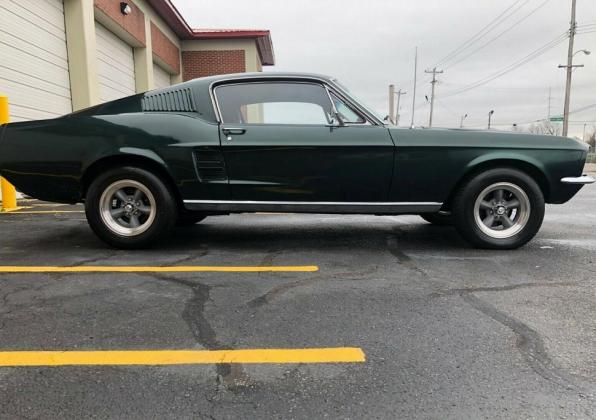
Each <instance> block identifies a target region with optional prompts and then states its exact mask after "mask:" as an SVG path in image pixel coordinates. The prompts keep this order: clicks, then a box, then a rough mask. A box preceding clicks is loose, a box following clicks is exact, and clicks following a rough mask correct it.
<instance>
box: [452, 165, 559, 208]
mask: <svg viewBox="0 0 596 420" xmlns="http://www.w3.org/2000/svg"><path fill="white" fill-rule="evenodd" d="M496 168H511V169H517V170H518V171H521V172H523V173H525V174H527V175H528V176H530V177H531V178H532V179H533V180H534V181H535V182H536V183H537V184H538V186H539V187H540V190H541V191H542V195H543V196H544V199H545V201H546V202H548V199H549V196H550V186H549V182H548V178H547V177H546V175H545V173H544V172H543V171H542V170H541V169H540V168H539V167H538V166H536V165H534V164H532V163H530V162H527V161H524V160H519V159H491V160H486V161H483V162H479V163H478V164H476V165H473V166H471V167H470V168H468V170H467V171H466V172H465V173H464V174H463V175H462V176H461V177H460V179H459V180H458V181H457V183H456V184H455V186H454V188H453V189H452V191H451V193H450V194H449V197H448V199H447V200H446V201H445V205H444V207H446V208H450V206H451V202H452V200H453V197H454V196H455V194H456V193H457V191H459V190H460V189H461V188H462V187H463V186H464V185H466V184H467V183H468V182H469V181H470V180H471V179H473V178H474V177H476V176H477V175H478V174H480V173H482V172H485V171H488V170H490V169H496Z"/></svg>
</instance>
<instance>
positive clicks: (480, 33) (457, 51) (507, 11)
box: [433, 0, 528, 67]
mask: <svg viewBox="0 0 596 420" xmlns="http://www.w3.org/2000/svg"><path fill="white" fill-rule="evenodd" d="M521 1H522V0H517V1H515V2H514V3H513V4H511V5H510V6H509V7H507V8H506V9H505V10H504V11H503V12H501V14H499V15H498V16H497V17H496V18H494V19H493V20H492V21H490V22H489V23H488V24H487V25H485V26H484V27H483V28H482V29H480V31H478V32H476V33H475V34H474V35H472V36H471V37H470V38H469V39H468V40H467V41H465V42H464V43H463V44H462V45H460V46H459V47H457V48H455V49H454V50H453V51H451V52H450V53H449V54H447V55H446V56H445V57H443V58H442V59H440V60H439V61H438V62H437V63H436V64H435V65H433V67H435V66H438V65H440V64H444V63H446V62H448V61H449V60H451V59H452V58H453V57H455V56H457V55H458V54H460V53H461V52H462V51H465V50H466V49H467V48H469V47H471V46H472V45H474V44H475V43H476V42H478V41H479V40H481V39H482V38H484V37H485V36H486V35H488V34H489V33H490V31H492V30H493V29H494V28H496V27H498V26H499V25H500V24H501V23H502V22H503V21H504V20H506V19H507V18H509V17H510V16H512V15H513V14H514V13H516V12H517V11H518V10H519V9H520V8H522V7H523V6H525V5H526V4H527V3H528V0H525V1H524V2H523V3H522V4H521V5H520V3H521ZM518 5H519V6H518ZM516 6H517V8H515V7H516ZM514 8H515V9H514ZM511 9H514V10H511Z"/></svg>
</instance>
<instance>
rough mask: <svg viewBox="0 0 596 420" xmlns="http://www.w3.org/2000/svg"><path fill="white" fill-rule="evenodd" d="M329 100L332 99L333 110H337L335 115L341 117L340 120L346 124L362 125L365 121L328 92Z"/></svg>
mask: <svg viewBox="0 0 596 420" xmlns="http://www.w3.org/2000/svg"><path fill="white" fill-rule="evenodd" d="M330 94H331V99H333V104H334V105H335V109H337V113H338V114H339V116H340V117H341V119H342V120H343V121H344V122H345V123H348V124H364V123H366V120H365V119H364V118H363V117H362V116H361V115H360V114H358V113H357V112H356V111H354V109H352V107H350V106H348V105H347V104H346V103H345V102H344V101H343V100H341V99H340V98H338V97H337V96H336V95H335V94H334V93H333V92H330Z"/></svg>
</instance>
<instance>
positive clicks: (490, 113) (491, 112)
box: [488, 109, 495, 130]
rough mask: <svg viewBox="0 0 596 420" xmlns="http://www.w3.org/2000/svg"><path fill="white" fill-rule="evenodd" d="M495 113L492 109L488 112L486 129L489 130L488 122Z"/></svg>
mask: <svg viewBox="0 0 596 420" xmlns="http://www.w3.org/2000/svg"><path fill="white" fill-rule="evenodd" d="M494 113H495V110H494V109H491V110H490V112H489V113H488V129H489V130H490V120H491V118H492V116H493V114H494Z"/></svg>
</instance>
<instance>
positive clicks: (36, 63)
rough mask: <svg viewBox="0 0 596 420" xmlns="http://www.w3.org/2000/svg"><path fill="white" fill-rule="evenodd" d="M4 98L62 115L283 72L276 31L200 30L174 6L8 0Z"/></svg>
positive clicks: (28, 114)
mask: <svg viewBox="0 0 596 420" xmlns="http://www.w3.org/2000/svg"><path fill="white" fill-rule="evenodd" d="M0 62H1V63H2V64H1V65H0V66H1V67H2V71H0V93H3V94H5V95H7V96H8V97H9V100H10V103H11V119H12V121H21V120H31V119H44V118H53V117H56V116H59V115H63V114H66V113H69V112H71V111H76V110H78V109H82V108H85V107H88V106H91V105H95V104H97V103H100V102H105V101H110V100H113V99H117V98H120V97H123V96H128V95H132V94H134V93H138V92H144V91H147V90H151V89H153V88H159V87H165V86H168V85H170V84H174V83H178V82H181V81H185V80H189V79H193V78H196V77H201V76H208V75H213V74H223V73H236V72H244V71H261V69H262V66H266V65H273V64H274V55H273V46H272V43H271V37H270V34H269V31H267V30H235V29H232V30H212V29H210V30H198V29H193V28H191V27H190V26H189V25H188V23H187V22H186V20H185V19H184V18H183V17H182V16H181V14H180V13H179V12H178V10H176V8H175V7H174V6H173V4H172V3H171V2H170V0H127V1H116V0H3V1H2V8H0Z"/></svg>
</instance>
